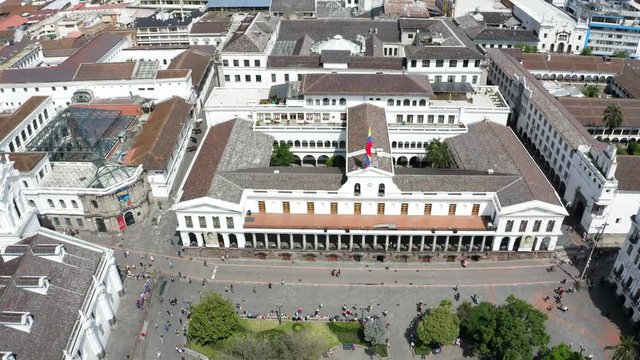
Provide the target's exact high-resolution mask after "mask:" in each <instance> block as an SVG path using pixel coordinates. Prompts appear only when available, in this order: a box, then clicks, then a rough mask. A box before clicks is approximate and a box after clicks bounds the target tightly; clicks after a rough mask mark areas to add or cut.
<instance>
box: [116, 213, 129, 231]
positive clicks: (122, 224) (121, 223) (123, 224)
mask: <svg viewBox="0 0 640 360" xmlns="http://www.w3.org/2000/svg"><path fill="white" fill-rule="evenodd" d="M116 219H117V220H118V229H120V231H124V229H126V228H127V223H126V222H125V221H124V215H118V217H117V218H116Z"/></svg>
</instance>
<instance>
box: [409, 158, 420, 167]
mask: <svg viewBox="0 0 640 360" xmlns="http://www.w3.org/2000/svg"><path fill="white" fill-rule="evenodd" d="M409 165H410V166H411V167H414V168H419V167H420V158H419V157H417V156H413V157H412V158H411V159H410V160H409Z"/></svg>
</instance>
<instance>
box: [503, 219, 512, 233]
mask: <svg viewBox="0 0 640 360" xmlns="http://www.w3.org/2000/svg"><path fill="white" fill-rule="evenodd" d="M504 231H505V232H511V231H513V220H508V221H507V225H506V226H505V227H504Z"/></svg>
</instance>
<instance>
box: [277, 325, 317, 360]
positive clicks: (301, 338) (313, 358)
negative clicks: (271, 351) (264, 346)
mask: <svg viewBox="0 0 640 360" xmlns="http://www.w3.org/2000/svg"><path fill="white" fill-rule="evenodd" d="M281 346H282V350H281V353H280V355H279V357H278V359H281V360H317V359H319V358H320V355H322V352H323V351H325V350H326V349H327V343H326V341H325V339H324V338H323V337H321V336H314V335H313V334H311V333H307V332H305V331H301V332H293V333H287V334H286V335H285V336H284V337H283V338H282V345H281Z"/></svg>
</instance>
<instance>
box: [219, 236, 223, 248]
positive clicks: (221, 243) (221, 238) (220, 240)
mask: <svg viewBox="0 0 640 360" xmlns="http://www.w3.org/2000/svg"><path fill="white" fill-rule="evenodd" d="M218 246H219V247H221V248H223V247H224V238H223V237H222V234H220V233H218Z"/></svg>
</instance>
